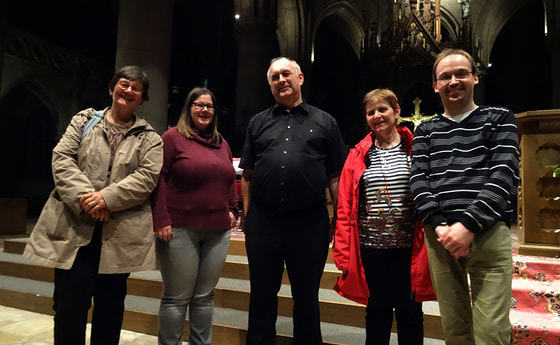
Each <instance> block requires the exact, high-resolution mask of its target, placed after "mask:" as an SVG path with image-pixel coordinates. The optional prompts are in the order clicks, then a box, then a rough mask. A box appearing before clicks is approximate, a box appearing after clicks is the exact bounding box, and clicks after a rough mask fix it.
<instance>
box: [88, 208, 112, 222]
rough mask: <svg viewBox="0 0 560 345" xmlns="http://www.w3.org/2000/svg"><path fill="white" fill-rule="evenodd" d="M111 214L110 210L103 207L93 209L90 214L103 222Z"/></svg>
mask: <svg viewBox="0 0 560 345" xmlns="http://www.w3.org/2000/svg"><path fill="white" fill-rule="evenodd" d="M110 215H111V212H109V210H108V209H106V208H105V209H103V210H99V211H94V212H93V213H92V214H91V216H92V217H93V218H95V219H97V220H99V221H101V222H105V221H108V220H109V216H110Z"/></svg>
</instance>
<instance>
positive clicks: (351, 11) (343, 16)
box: [311, 1, 364, 59]
mask: <svg viewBox="0 0 560 345" xmlns="http://www.w3.org/2000/svg"><path fill="white" fill-rule="evenodd" d="M325 20H326V22H325V23H326V24H327V25H330V26H331V27H332V28H333V29H334V30H335V31H336V32H338V33H339V34H340V36H342V37H343V38H344V39H345V40H346V41H347V42H348V44H349V45H350V46H351V47H352V49H353V50H354V52H355V53H356V57H357V58H358V59H360V57H361V53H362V47H363V42H364V28H363V25H362V22H361V21H362V14H361V12H360V11H359V10H358V9H356V8H355V7H354V6H353V5H352V4H351V3H350V2H349V1H335V2H331V3H330V4H328V5H326V6H323V7H321V8H320V9H319V12H318V13H316V14H315V16H314V22H313V24H312V25H313V27H312V31H311V37H312V42H313V41H314V40H315V36H316V34H317V30H318V29H319V26H320V25H321V24H322V23H323V22H324V21H325ZM312 44H313V43H312Z"/></svg>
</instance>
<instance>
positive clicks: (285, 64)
mask: <svg viewBox="0 0 560 345" xmlns="http://www.w3.org/2000/svg"><path fill="white" fill-rule="evenodd" d="M268 75H269V78H270V91H272V95H273V96H274V99H275V100H276V102H277V103H278V104H281V105H284V106H291V105H293V104H294V103H295V102H297V101H298V100H299V99H300V98H301V85H303V73H298V72H297V69H296V68H295V66H294V65H292V64H291V63H290V61H288V60H278V61H276V62H275V63H273V64H272V65H271V66H270V69H269V70H268Z"/></svg>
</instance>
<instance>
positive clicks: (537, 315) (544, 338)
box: [510, 255, 560, 345]
mask: <svg viewBox="0 0 560 345" xmlns="http://www.w3.org/2000/svg"><path fill="white" fill-rule="evenodd" d="M510 320H511V324H512V338H511V344H519V345H559V344H560V259H556V258H545V257H534V256H521V255H514V256H513V283H512V300H511V312H510Z"/></svg>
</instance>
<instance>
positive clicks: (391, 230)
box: [358, 144, 414, 249]
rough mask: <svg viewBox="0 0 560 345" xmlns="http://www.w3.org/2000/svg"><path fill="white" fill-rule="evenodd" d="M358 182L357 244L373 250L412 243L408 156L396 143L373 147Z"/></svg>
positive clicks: (412, 224) (412, 211) (403, 148)
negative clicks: (389, 145)
mask: <svg viewBox="0 0 560 345" xmlns="http://www.w3.org/2000/svg"><path fill="white" fill-rule="evenodd" d="M367 159H368V161H367V162H366V166H367V168H366V170H365V171H364V174H363V176H362V179H361V181H360V207H359V212H358V228H359V229H360V245H361V246H363V247H369V248H375V249H388V248H406V247H411V246H412V236H413V233H414V203H413V199H412V195H411V192H410V183H409V178H410V156H409V155H408V154H407V152H406V148H405V147H404V146H403V145H402V144H399V145H397V146H395V147H393V148H390V149H381V148H377V147H375V146H372V147H371V149H370V150H369V153H368V157H367Z"/></svg>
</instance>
